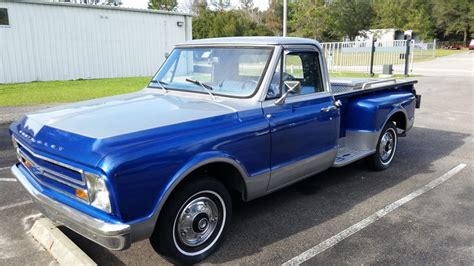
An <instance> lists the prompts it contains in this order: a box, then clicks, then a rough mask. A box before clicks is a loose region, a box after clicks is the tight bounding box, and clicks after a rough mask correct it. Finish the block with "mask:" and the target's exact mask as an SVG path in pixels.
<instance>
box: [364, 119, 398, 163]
mask: <svg viewBox="0 0 474 266" xmlns="http://www.w3.org/2000/svg"><path fill="white" fill-rule="evenodd" d="M397 145H398V135H397V128H396V127H395V124H394V123H393V122H388V123H387V124H386V125H385V127H384V128H383V130H382V132H381V134H380V137H379V141H378V142H377V149H376V151H375V153H374V154H372V155H371V156H370V157H368V162H369V166H370V168H372V169H374V170H385V169H387V168H388V167H389V166H390V164H391V163H392V160H393V157H394V156H395V152H396V150H397Z"/></svg>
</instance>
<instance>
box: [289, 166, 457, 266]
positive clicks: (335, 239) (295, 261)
mask: <svg viewBox="0 0 474 266" xmlns="http://www.w3.org/2000/svg"><path fill="white" fill-rule="evenodd" d="M464 167H466V164H464V163H461V164H459V165H457V166H456V167H454V168H453V169H451V170H449V171H448V172H446V173H445V174H443V175H442V176H440V177H438V178H436V179H435V180H433V181H431V182H430V183H428V184H426V185H425V186H424V187H422V188H419V189H417V190H415V191H413V192H412V193H410V194H408V195H406V196H405V197H403V198H401V199H399V200H397V201H395V202H393V203H390V204H389V205H387V206H385V207H384V208H382V209H380V210H378V211H377V212H375V213H373V214H372V215H370V216H369V217H367V218H365V219H364V220H362V221H360V222H358V223H356V224H354V225H352V226H350V227H348V228H346V229H345V230H343V231H341V232H340V233H338V234H336V235H334V236H332V237H330V238H328V239H326V240H324V241H323V242H321V243H319V244H318V245H316V246H314V247H312V248H310V249H308V250H306V251H305V252H303V253H301V254H300V255H298V256H296V257H294V258H292V259H290V260H289V261H287V262H285V263H283V265H299V264H301V263H303V262H305V261H307V260H309V259H311V258H313V257H314V256H316V255H318V254H319V253H322V252H323V251H325V250H327V249H329V248H331V247H333V246H335V245H336V244H337V243H339V242H341V241H342V240H344V239H346V238H348V237H350V236H351V235H353V234H355V233H357V232H359V231H360V230H362V229H364V228H366V227H367V226H369V225H370V224H372V223H374V222H375V221H377V220H379V219H380V218H382V217H384V216H385V215H387V214H389V213H390V212H392V211H394V210H396V209H397V208H398V207H400V206H402V205H404V204H405V203H407V202H409V201H411V200H412V199H414V198H416V197H418V196H420V195H422V194H424V193H426V192H428V191H430V190H432V189H433V188H435V187H437V186H439V185H440V184H442V183H444V182H445V181H446V180H448V179H450V178H451V177H453V176H454V175H455V174H457V173H459V172H460V171H461V170H462V169H463V168H464Z"/></svg>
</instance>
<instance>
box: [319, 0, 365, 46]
mask: <svg viewBox="0 0 474 266" xmlns="http://www.w3.org/2000/svg"><path fill="white" fill-rule="evenodd" d="M329 17H330V20H329V21H328V22H329V25H330V31H331V32H332V35H333V36H339V37H349V39H351V40H354V39H355V37H356V36H357V35H359V32H360V31H362V30H368V29H369V28H370V25H371V20H372V17H373V10H372V5H371V4H370V2H369V1H366V0H334V1H332V2H330V4H329Z"/></svg>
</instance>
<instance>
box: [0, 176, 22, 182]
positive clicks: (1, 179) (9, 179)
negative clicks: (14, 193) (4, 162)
mask: <svg viewBox="0 0 474 266" xmlns="http://www.w3.org/2000/svg"><path fill="white" fill-rule="evenodd" d="M17 181H18V180H16V179H15V178H3V177H0V182H17Z"/></svg>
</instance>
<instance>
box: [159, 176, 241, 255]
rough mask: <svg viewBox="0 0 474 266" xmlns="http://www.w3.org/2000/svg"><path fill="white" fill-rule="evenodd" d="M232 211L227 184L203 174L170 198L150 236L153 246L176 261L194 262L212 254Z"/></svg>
mask: <svg viewBox="0 0 474 266" xmlns="http://www.w3.org/2000/svg"><path fill="white" fill-rule="evenodd" d="M231 215H232V202H231V198H230V195H229V192H228V191H227V189H226V188H225V186H224V185H223V184H222V183H221V182H219V181H217V180H215V179H213V178H210V177H199V178H197V179H195V180H194V181H191V182H189V183H187V184H185V185H183V186H181V187H179V188H177V191H176V192H175V193H173V194H172V195H171V197H170V199H169V200H168V201H167V203H166V205H165V207H164V209H163V211H162V213H161V214H160V217H159V218H158V222H157V226H156V229H155V232H154V233H153V235H152V237H151V238H150V242H151V244H152V246H153V248H154V249H155V250H156V251H157V252H158V253H160V254H162V255H164V256H165V257H167V258H168V259H169V260H170V261H171V262H173V263H175V264H194V263H197V262H199V261H201V260H203V259H205V258H206V257H207V256H209V255H210V254H212V253H213V252H214V251H215V250H216V248H217V247H218V245H219V243H220V242H221V240H222V236H223V234H224V229H225V228H226V226H227V224H228V223H229V221H230V217H231Z"/></svg>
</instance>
